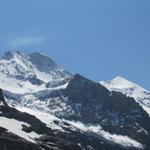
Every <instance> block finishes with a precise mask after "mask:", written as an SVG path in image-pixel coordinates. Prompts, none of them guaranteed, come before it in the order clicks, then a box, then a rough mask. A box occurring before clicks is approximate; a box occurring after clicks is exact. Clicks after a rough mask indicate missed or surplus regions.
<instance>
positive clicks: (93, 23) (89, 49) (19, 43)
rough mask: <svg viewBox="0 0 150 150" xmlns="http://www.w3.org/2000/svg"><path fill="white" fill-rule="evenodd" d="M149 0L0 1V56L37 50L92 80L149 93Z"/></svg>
mask: <svg viewBox="0 0 150 150" xmlns="http://www.w3.org/2000/svg"><path fill="white" fill-rule="evenodd" d="M149 7H150V0H74V1H73V0H1V5H0V55H3V54H4V52H5V51H8V50H9V51H11V50H21V51H23V52H24V53H27V54H28V53H30V52H32V51H40V52H42V53H45V54H47V55H49V56H51V57H52V58H53V59H55V61H57V62H58V63H59V64H60V65H61V66H63V67H64V68H66V69H67V70H69V71H71V72H73V73H76V72H78V73H80V74H82V75H85V76H86V77H88V78H91V79H93V80H95V81H101V80H110V79H112V78H114V77H115V76H117V75H120V76H123V77H125V78H127V79H129V80H131V81H134V82H136V83H138V84H140V85H141V86H143V87H145V88H146V89H148V90H150V9H149Z"/></svg>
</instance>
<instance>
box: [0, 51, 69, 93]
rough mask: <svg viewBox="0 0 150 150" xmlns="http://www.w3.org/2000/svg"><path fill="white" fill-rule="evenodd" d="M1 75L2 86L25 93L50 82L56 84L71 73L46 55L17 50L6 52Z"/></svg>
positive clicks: (0, 85)
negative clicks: (27, 53)
mask: <svg viewBox="0 0 150 150" xmlns="http://www.w3.org/2000/svg"><path fill="white" fill-rule="evenodd" d="M0 76H1V79H0V88H3V89H4V90H8V91H11V92H15V93H25V92H31V91H36V90H40V89H43V88H44V87H45V86H46V85H47V84H49V86H50V85H51V83H50V82H52V84H53V85H54V82H55V81H56V83H58V81H62V80H65V79H66V78H68V77H70V76H71V74H70V73H69V72H67V71H65V70H64V69H62V68H61V67H60V66H58V65H57V64H56V63H55V62H54V61H53V60H52V59H51V58H50V57H48V56H46V55H43V54H41V53H38V52H34V53H32V54H30V55H29V56H27V55H25V54H23V53H21V52H19V51H17V52H6V53H5V55H4V56H3V57H2V58H1V59H0ZM8 85H11V86H8ZM10 87H11V88H10Z"/></svg>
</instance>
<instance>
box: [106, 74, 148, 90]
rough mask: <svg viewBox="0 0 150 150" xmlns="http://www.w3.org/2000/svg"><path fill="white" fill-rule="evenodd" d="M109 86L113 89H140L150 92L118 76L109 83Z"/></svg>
mask: <svg viewBox="0 0 150 150" xmlns="http://www.w3.org/2000/svg"><path fill="white" fill-rule="evenodd" d="M107 84H109V86H112V87H113V88H119V89H125V88H127V89H129V88H130V89H138V90H140V91H145V92H148V91H147V90H145V89H144V88H142V87H140V86H139V85H137V84H135V83H133V82H131V81H129V80H127V79H125V78H123V77H121V76H117V77H115V78H114V79H113V80H111V81H109V82H107Z"/></svg>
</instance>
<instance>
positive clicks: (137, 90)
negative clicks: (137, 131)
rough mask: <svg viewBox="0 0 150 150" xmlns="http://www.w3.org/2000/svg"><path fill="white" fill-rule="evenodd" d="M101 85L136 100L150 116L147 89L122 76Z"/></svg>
mask: <svg viewBox="0 0 150 150" xmlns="http://www.w3.org/2000/svg"><path fill="white" fill-rule="evenodd" d="M100 84H102V85H103V86H105V87H106V88H107V89H108V90H110V91H117V92H121V93H123V94H125V95H127V96H129V97H133V98H135V100H136V101H137V102H138V103H139V104H140V105H141V106H142V107H143V109H144V110H145V111H147V113H148V114H149V115H150V92H149V91H147V90H146V89H144V88H142V87H141V86H139V85H137V84H135V83H133V82H131V81H128V80H127V79H125V78H123V77H120V76H117V77H116V78H114V79H113V80H111V81H109V82H104V81H101V82H100Z"/></svg>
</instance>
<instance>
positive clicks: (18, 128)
mask: <svg viewBox="0 0 150 150" xmlns="http://www.w3.org/2000/svg"><path fill="white" fill-rule="evenodd" d="M22 125H25V126H27V127H29V126H30V125H29V124H28V123H25V122H22V121H18V120H15V119H9V118H6V117H0V126H1V127H3V128H5V129H7V130H8V132H11V133H13V134H16V135H18V136H20V137H22V138H24V139H26V140H27V141H29V142H32V143H36V142H35V140H34V139H36V138H40V137H41V135H39V134H37V133H35V132H31V133H27V132H24V131H22Z"/></svg>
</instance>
